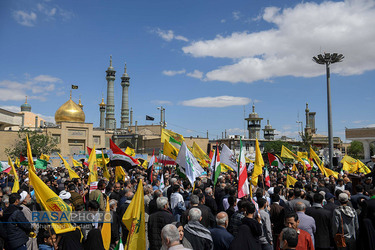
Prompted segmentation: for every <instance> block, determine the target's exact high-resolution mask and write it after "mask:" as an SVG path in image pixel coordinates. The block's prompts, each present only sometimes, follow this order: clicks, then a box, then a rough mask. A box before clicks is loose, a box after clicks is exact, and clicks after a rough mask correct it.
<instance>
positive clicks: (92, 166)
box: [87, 146, 98, 186]
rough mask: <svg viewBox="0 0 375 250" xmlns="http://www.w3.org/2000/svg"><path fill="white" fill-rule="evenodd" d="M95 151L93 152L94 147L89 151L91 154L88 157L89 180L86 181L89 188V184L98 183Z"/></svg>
mask: <svg viewBox="0 0 375 250" xmlns="http://www.w3.org/2000/svg"><path fill="white" fill-rule="evenodd" d="M96 164H97V163H96V151H95V146H94V147H93V149H92V150H91V154H90V156H89V170H90V174H89V179H88V181H87V185H88V186H90V183H91V182H96V181H98V166H97V165H96Z"/></svg>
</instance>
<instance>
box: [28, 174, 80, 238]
mask: <svg viewBox="0 0 375 250" xmlns="http://www.w3.org/2000/svg"><path fill="white" fill-rule="evenodd" d="M29 176H30V183H31V185H32V186H33V187H34V191H35V196H36V198H37V200H38V201H39V202H40V204H42V206H43V208H44V210H45V211H49V212H66V213H65V215H69V213H70V212H71V211H72V210H71V208H70V206H68V205H67V204H66V203H65V202H64V201H63V200H62V199H61V198H60V197H59V196H58V195H57V194H55V192H53V191H52V190H51V189H50V188H49V187H48V186H47V185H46V184H45V183H44V182H43V181H42V180H41V179H39V177H38V176H37V175H36V174H35V173H34V172H33V171H30V172H29ZM60 218H63V217H62V216H60ZM66 218H67V220H66V222H67V221H69V219H68V218H69V216H67V217H66ZM66 222H65V223H52V227H53V229H54V230H55V232H56V234H62V233H67V232H71V231H74V230H75V229H76V228H75V227H73V226H72V224H70V223H66Z"/></svg>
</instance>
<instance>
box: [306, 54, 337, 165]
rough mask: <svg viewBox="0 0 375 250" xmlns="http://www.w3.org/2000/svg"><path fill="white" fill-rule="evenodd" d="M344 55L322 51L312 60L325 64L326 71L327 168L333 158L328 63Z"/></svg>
mask: <svg viewBox="0 0 375 250" xmlns="http://www.w3.org/2000/svg"><path fill="white" fill-rule="evenodd" d="M343 59H344V56H343V55H342V54H337V53H332V54H330V53H324V55H322V54H319V55H317V56H314V57H313V61H314V62H316V63H317V64H325V65H326V71H327V114H328V150H329V159H328V160H329V163H328V164H329V168H332V159H333V132H332V112H331V111H332V110H331V85H330V78H331V76H330V69H329V65H331V64H333V63H337V62H342V60H343Z"/></svg>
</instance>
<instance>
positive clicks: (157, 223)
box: [148, 197, 174, 250]
mask: <svg viewBox="0 0 375 250" xmlns="http://www.w3.org/2000/svg"><path fill="white" fill-rule="evenodd" d="M156 204H157V207H158V211H157V212H155V213H153V214H151V215H150V217H149V219H148V241H149V243H150V250H160V248H161V247H162V240H161V230H162V229H163V227H164V226H165V225H167V224H171V223H172V222H174V216H173V214H172V213H171V212H170V211H169V210H168V198H166V197H159V198H157V200H156Z"/></svg>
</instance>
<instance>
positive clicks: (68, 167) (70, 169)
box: [57, 153, 79, 180]
mask: <svg viewBox="0 0 375 250" xmlns="http://www.w3.org/2000/svg"><path fill="white" fill-rule="evenodd" d="M57 154H58V155H59V156H60V158H61V160H62V161H63V163H64V166H65V168H66V169H67V170H68V172H69V178H70V179H71V180H73V179H74V178H79V176H78V174H77V173H76V172H74V170H73V169H72V168H71V167H70V166H69V163H68V162H67V161H66V160H65V159H64V158H63V157H62V156H61V155H60V154H59V153H57Z"/></svg>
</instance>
